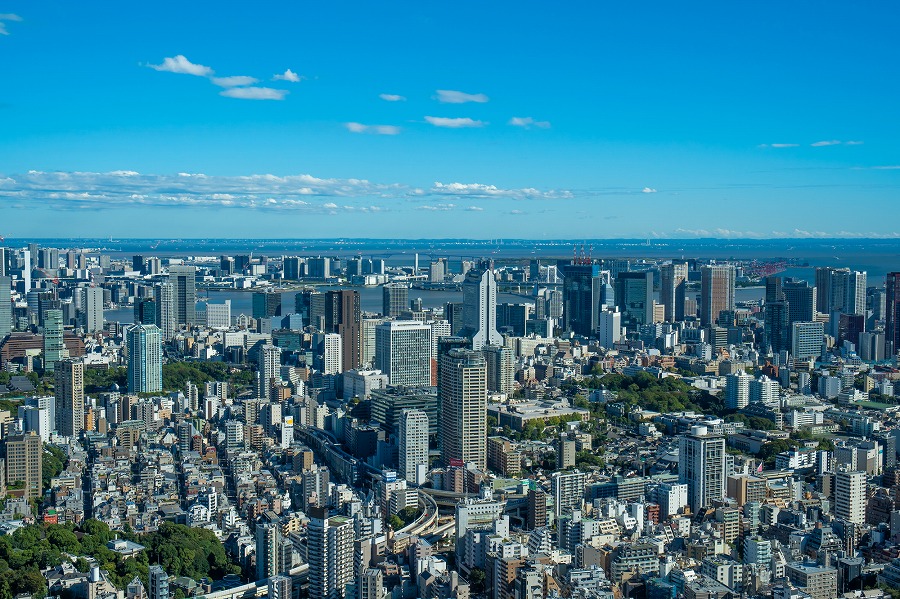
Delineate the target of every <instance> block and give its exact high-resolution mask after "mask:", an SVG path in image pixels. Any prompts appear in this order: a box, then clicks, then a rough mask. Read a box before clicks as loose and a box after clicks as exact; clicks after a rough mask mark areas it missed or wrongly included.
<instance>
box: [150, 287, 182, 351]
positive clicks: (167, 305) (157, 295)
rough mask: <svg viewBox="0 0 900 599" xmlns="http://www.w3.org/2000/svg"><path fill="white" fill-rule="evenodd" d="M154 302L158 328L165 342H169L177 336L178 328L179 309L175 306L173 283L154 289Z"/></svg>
mask: <svg viewBox="0 0 900 599" xmlns="http://www.w3.org/2000/svg"><path fill="white" fill-rule="evenodd" d="M153 294H154V302H155V303H156V323H155V324H156V326H157V327H159V332H160V335H162V338H163V341H168V340H170V339H171V338H172V337H174V336H175V330H176V329H177V327H178V324H177V322H176V319H177V307H176V305H175V285H174V284H173V283H161V284H159V285H157V286H156V287H154V288H153Z"/></svg>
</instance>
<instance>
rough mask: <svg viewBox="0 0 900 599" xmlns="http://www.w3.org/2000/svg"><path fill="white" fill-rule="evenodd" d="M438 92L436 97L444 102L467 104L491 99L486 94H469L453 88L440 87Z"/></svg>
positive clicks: (481, 102)
mask: <svg viewBox="0 0 900 599" xmlns="http://www.w3.org/2000/svg"><path fill="white" fill-rule="evenodd" d="M436 93H437V95H436V96H435V97H434V98H435V99H436V100H437V101H438V102H441V103H442V104H465V103H466V102H477V103H479V104H484V103H485V102H487V101H488V100H489V99H490V98H488V97H487V96H486V95H484V94H467V93H465V92H461V91H456V90H452V89H439V90H437V92H436Z"/></svg>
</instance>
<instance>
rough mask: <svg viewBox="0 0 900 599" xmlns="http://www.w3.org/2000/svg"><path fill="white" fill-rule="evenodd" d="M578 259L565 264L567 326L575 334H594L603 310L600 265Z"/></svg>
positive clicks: (564, 297)
mask: <svg viewBox="0 0 900 599" xmlns="http://www.w3.org/2000/svg"><path fill="white" fill-rule="evenodd" d="M585 260H586V259H576V260H575V261H574V263H572V264H566V265H564V266H563V267H562V275H563V304H564V307H563V320H564V328H565V330H567V331H571V332H573V333H575V334H576V335H581V336H583V337H591V336H593V335H594V331H596V330H597V320H598V316H597V315H598V312H599V311H600V300H601V297H600V295H601V285H602V284H603V281H602V280H601V278H600V266H598V265H597V264H592V263H591V262H590V261H589V260H588V261H585Z"/></svg>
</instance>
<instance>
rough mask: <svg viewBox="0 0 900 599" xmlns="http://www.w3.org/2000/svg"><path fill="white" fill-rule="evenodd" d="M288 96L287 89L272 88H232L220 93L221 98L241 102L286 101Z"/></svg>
mask: <svg viewBox="0 0 900 599" xmlns="http://www.w3.org/2000/svg"><path fill="white" fill-rule="evenodd" d="M287 94H288V91H287V90H286V89H274V88H271V87H232V88H230V89H226V90H224V91H221V92H219V95H220V96H225V97H227V98H237V99H239V100H284V97H285V96H286V95H287Z"/></svg>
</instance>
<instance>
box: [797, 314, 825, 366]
mask: <svg viewBox="0 0 900 599" xmlns="http://www.w3.org/2000/svg"><path fill="white" fill-rule="evenodd" d="M824 338H825V325H824V324H823V323H821V322H795V323H794V324H793V326H792V327H791V356H793V357H794V359H796V360H807V359H809V358H815V357H817V356H820V355H822V341H823V340H824Z"/></svg>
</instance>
